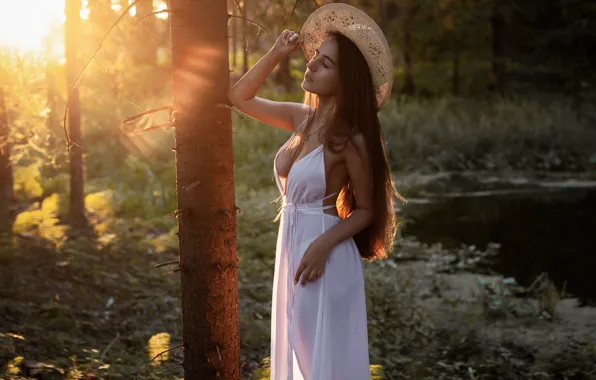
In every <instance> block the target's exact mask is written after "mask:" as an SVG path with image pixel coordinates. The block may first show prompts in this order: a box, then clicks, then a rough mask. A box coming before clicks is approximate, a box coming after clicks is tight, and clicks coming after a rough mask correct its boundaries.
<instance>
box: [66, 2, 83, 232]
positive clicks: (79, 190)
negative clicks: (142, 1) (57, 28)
mask: <svg viewBox="0 0 596 380" xmlns="http://www.w3.org/2000/svg"><path fill="white" fill-rule="evenodd" d="M80 10H81V1H80V0H66V23H65V35H66V44H65V50H66V75H67V80H68V88H69V94H70V98H69V101H68V136H69V139H70V143H69V144H70V149H69V158H70V223H71V225H73V226H77V227H84V226H86V224H87V219H86V217H85V192H84V188H83V187H84V169H83V168H84V167H83V135H82V133H81V104H80V102H79V88H78V86H75V80H76V77H77V75H78V71H79V70H80V68H79V63H78V59H77V50H78V49H77V48H78V46H77V45H78V38H77V36H78V33H79V32H80V30H79V25H80V16H79V13H80Z"/></svg>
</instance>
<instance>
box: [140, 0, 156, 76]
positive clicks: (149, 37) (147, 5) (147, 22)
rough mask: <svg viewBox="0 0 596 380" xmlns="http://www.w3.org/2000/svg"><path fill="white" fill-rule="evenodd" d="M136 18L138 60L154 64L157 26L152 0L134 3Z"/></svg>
mask: <svg viewBox="0 0 596 380" xmlns="http://www.w3.org/2000/svg"><path fill="white" fill-rule="evenodd" d="M136 7H137V8H136V9H137V13H136V16H135V17H136V19H137V20H138V22H139V29H138V31H137V33H138V37H139V45H138V49H139V51H138V60H139V62H141V63H143V64H148V65H152V66H155V64H156V59H157V57H156V50H155V47H156V44H157V27H156V23H155V22H156V20H155V16H154V15H151V13H152V12H153V0H141V1H140V2H139V3H137V5H136Z"/></svg>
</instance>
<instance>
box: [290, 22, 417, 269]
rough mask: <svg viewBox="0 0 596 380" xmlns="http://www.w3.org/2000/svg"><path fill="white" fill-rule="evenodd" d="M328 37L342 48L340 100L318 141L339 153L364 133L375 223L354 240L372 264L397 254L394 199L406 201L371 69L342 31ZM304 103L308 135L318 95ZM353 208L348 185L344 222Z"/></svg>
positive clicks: (342, 200)
mask: <svg viewBox="0 0 596 380" xmlns="http://www.w3.org/2000/svg"><path fill="white" fill-rule="evenodd" d="M329 36H330V37H334V38H335V41H336V42H337V46H338V50H339V59H338V63H337V65H338V69H339V81H338V88H337V93H336V95H335V100H336V102H335V105H334V107H333V109H332V110H331V114H330V117H329V118H328V120H329V122H328V123H327V124H326V125H325V127H324V128H321V131H320V132H319V133H320V136H319V141H322V142H323V144H324V145H325V148H326V149H329V150H331V151H332V152H334V153H338V152H339V151H341V149H343V147H345V144H346V142H348V141H351V140H352V138H353V137H354V135H356V134H357V133H360V134H362V136H363V138H364V140H365V142H366V148H367V151H368V154H369V156H370V157H369V159H370V162H371V166H372V181H373V183H372V189H373V197H374V198H373V221H372V223H371V224H370V225H369V226H368V227H367V228H366V229H364V230H363V231H361V232H359V233H358V234H357V235H356V236H354V241H355V242H356V245H357V247H358V250H359V251H360V256H362V258H364V259H367V260H370V261H373V260H377V259H383V258H386V257H387V256H388V255H389V253H390V252H391V251H392V250H393V246H394V240H395V236H396V233H397V220H396V217H395V211H394V198H395V197H397V198H399V199H400V200H401V201H402V202H405V199H404V198H403V197H402V196H401V195H400V194H399V193H398V192H397V191H396V189H395V185H394V183H393V179H392V177H391V171H390V170H389V164H388V162H387V156H386V154H385V143H384V139H383V132H382V130H381V123H380V121H379V117H378V115H377V102H376V96H375V89H374V86H373V81H372V76H371V73H370V69H369V66H368V64H367V63H366V60H365V58H364V56H363V55H362V53H361V52H360V50H359V49H358V47H357V46H356V45H355V44H354V43H353V42H352V41H350V39H348V38H347V37H345V36H344V35H343V34H341V33H339V32H332V33H330V34H329ZM304 103H305V104H308V105H309V106H310V107H311V109H313V110H314V111H313V112H311V113H310V114H309V117H308V121H307V123H306V126H305V128H304V134H303V135H304V136H308V134H309V131H310V129H311V126H312V123H313V120H314V115H315V114H316V112H317V107H318V96H317V95H316V94H313V93H309V92H306V93H305V94H304ZM298 141H299V143H298V144H296V145H298V146H299V148H298V149H294V150H293V151H294V157H293V159H294V160H295V159H296V158H297V155H298V154H299V152H300V151H301V150H302V147H303V145H304V139H302V138H300V139H298ZM290 145H294V144H290ZM355 206H356V198H355V194H354V189H353V188H352V186H351V184H350V183H348V184H347V185H345V186H344V187H343V188H342V189H341V191H340V193H339V196H338V198H337V210H338V214H339V216H340V218H342V219H344V218H347V217H348V215H350V213H351V212H352V211H353V210H354V209H355V208H356V207H355Z"/></svg>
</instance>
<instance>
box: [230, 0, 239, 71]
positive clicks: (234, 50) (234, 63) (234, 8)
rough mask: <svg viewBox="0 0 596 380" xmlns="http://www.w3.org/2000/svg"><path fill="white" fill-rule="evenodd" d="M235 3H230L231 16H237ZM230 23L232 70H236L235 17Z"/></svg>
mask: <svg viewBox="0 0 596 380" xmlns="http://www.w3.org/2000/svg"><path fill="white" fill-rule="evenodd" d="M236 8H237V7H236V3H234V1H232V5H231V12H230V13H231V14H232V15H237V14H238V12H237V9H236ZM230 22H231V23H232V70H236V67H237V66H238V62H237V61H236V48H237V41H236V40H237V39H238V30H237V29H238V28H237V27H236V25H237V24H238V21H237V18H236V17H232V19H231V20H230Z"/></svg>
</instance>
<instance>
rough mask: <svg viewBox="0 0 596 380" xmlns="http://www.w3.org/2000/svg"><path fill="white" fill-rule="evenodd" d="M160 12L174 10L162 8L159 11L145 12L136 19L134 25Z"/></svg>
mask: <svg viewBox="0 0 596 380" xmlns="http://www.w3.org/2000/svg"><path fill="white" fill-rule="evenodd" d="M160 13H174V11H172V10H169V9H162V10H161V11H155V12H151V13H148V14H146V15H145V16H143V17H141V18H140V19H138V20H136V22H135V23H134V24H135V25H136V24H138V23H139V22H141V21H143V20H144V19H146V18H149V17H151V16H155V15H158V14H160Z"/></svg>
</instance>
